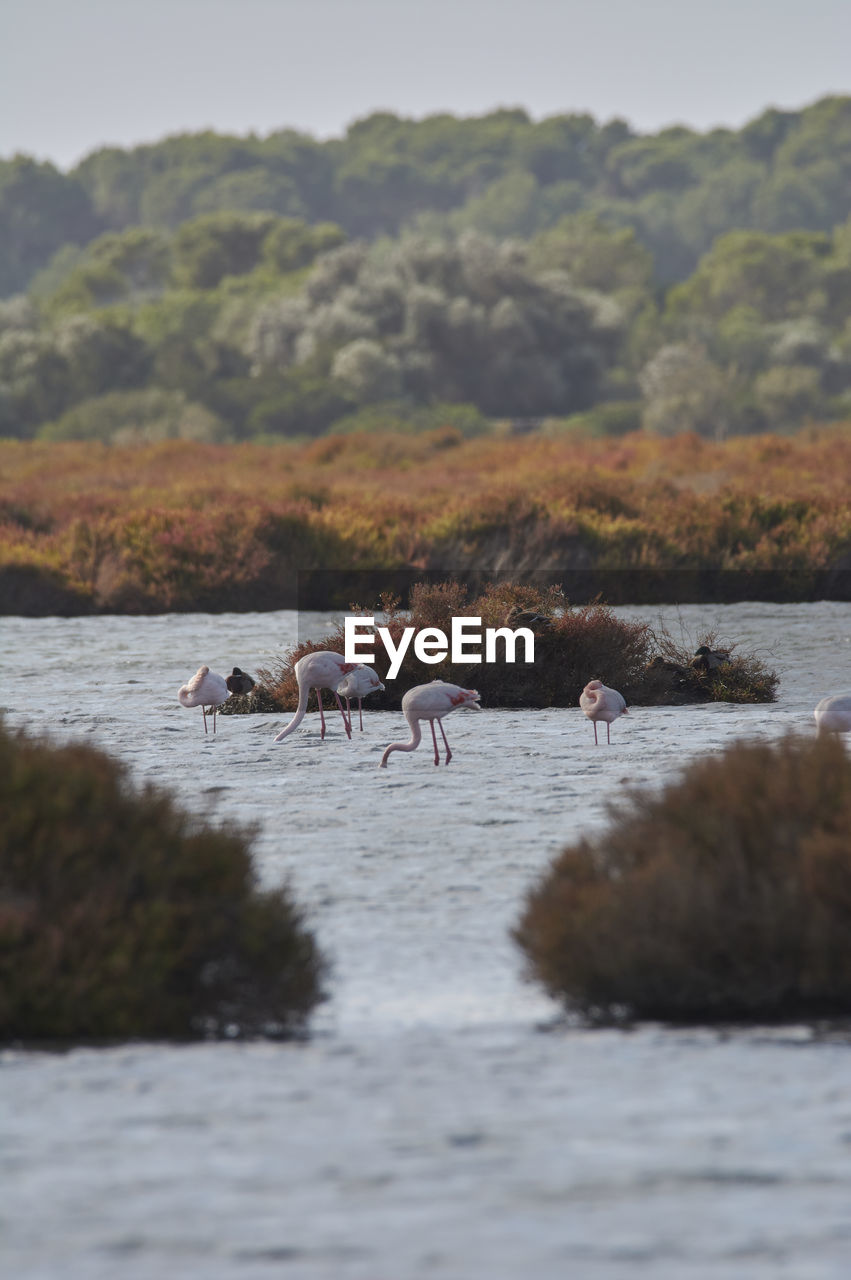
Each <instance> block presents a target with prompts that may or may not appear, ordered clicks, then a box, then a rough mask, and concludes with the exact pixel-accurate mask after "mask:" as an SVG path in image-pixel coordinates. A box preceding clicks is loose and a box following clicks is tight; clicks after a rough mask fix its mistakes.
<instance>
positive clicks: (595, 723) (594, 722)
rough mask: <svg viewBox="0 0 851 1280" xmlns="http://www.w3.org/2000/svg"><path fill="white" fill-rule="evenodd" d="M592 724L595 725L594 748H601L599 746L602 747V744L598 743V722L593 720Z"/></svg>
mask: <svg viewBox="0 0 851 1280" xmlns="http://www.w3.org/2000/svg"><path fill="white" fill-rule="evenodd" d="M591 723H592V724H593V726H594V746H595V747H597V746H599V745H600V744H599V743H598V742H597V721H596V720H592V721H591Z"/></svg>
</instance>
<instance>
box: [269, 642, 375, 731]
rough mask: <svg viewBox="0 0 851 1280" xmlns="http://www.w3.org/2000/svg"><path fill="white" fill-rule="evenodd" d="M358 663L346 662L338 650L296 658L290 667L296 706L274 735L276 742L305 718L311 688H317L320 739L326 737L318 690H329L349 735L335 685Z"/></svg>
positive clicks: (323, 714)
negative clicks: (320, 725) (289, 717)
mask: <svg viewBox="0 0 851 1280" xmlns="http://www.w3.org/2000/svg"><path fill="white" fill-rule="evenodd" d="M358 666H361V663H359V662H346V659H345V658H344V657H343V655H342V654H341V653H332V652H330V651H329V650H327V649H317V650H316V652H315V653H306V654H305V655H304V657H303V658H299V660H298V662H297V663H296V664H295V667H294V668H293V670H294V671H295V678H296V680H297V682H298V707H297V709H296V713H295V715H294V716H293V718H292V720H291V721H290V722H289V724H288V725H287V727H286V728H285V729H282V730H281V732H280V733H279V734H278V736H277V737H276V738H275V742H282V741H283V740H284V738H287V737H289V735H290V734H291V733H292V732H293V731H294V730H295V729H297V728H298V726H299V725H300V724H301V722H302V720H303V719H304V713H305V711H307V700H308V698H309V697H310V691H311V689H315V690H316V697H317V699H318V701H319V719H320V721H321V722H322V733H321V735H320V736H321V737H322V738H324V737H325V713H324V711H323V710H322V692H321V690H322V689H330V690H331V692H332V693H333V695H334V697H335V698H336V700H337V706H338V707H339V708H340V715H341V716H342V717H343V724H344V725H345V728H346V736H347V737H348V738H351V736H352V726H351V724H350V723H349V721H348V720H347V719H346V713H345V711H344V709H343V704H342V702H341V701H340V695H339V694H338V693H337V685H338V684H339V683H340V681H341V680H342V679H343V677H344V676H347V675H348V674H349V672H350V671H353V670H354V669H355V667H358Z"/></svg>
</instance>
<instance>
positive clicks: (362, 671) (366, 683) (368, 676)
mask: <svg viewBox="0 0 851 1280" xmlns="http://www.w3.org/2000/svg"><path fill="white" fill-rule="evenodd" d="M383 692H384V685H383V684H382V683H381V681H380V680H379V678H378V676H377V675H376V673H375V672H374V671H373V669H372V667H367V666H365V665H364V663H362V662H360V663H358V665H357V666H356V667H355V669H354V671H350V672H349V674H348V675H347V676H343V679H342V680H341V681H340V683H339V684H338V685H337V693H338V694H339V695H340V697H341V698H345V699H346V712H347V714H348V717H349V724H351V723H352V703H351V699H352V698H357V700H358V719H359V721H360V730H361V733H363V700H364V698H365V697H366V696H367V694H370V693H383Z"/></svg>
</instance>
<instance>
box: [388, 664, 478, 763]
mask: <svg viewBox="0 0 851 1280" xmlns="http://www.w3.org/2000/svg"><path fill="white" fill-rule="evenodd" d="M479 697H480V694H478V693H477V692H476V690H475V689H461V688H460V687H459V686H458V685H457V684H446V683H444V681H443V680H432V682H431V684H418V685H415V686H414V688H413V689H409V690H408V692H407V693H406V694H405V696H404V698H403V699H402V714H403V715H404V717H405V719H406V720H407V722H408V724H409V725H410V726H411V736H410V739H409V740H408V741H407V742H391V743H390V746H389V747H387V748H386V750H385V752H384V755H383V756H382V757H381V764H380V765H379V766H378V767H379V769H386V768H387V757H388V756H389V755H390V752H391V751H416V749H417V747H418V746H419V745H420V742H421V741H422V736H423V734H422V729H421V728H420V721H421V720H428V722H429V724H430V725H431V736H432V740H433V742H434V763H435V764H440V753H439V752H438V749H437V734H436V733H435V731H434V722H435V720H436V721H437V723H438V724H439V725H440V732H441V733H442V734H443V741H444V743H446V764H449V761H450V760H451V759H452V752H451V751H450V749H449V743H448V742H447V741H446V731H445V730H444V728H443V725H442V724H441V720H442V719H443V717H444V716H448V715H449V713H450V712H451V711H457V710H458V708H459V707H470V708H472V710H474V711H481V707H480V706H479Z"/></svg>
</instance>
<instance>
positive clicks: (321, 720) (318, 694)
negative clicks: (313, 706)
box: [316, 689, 325, 742]
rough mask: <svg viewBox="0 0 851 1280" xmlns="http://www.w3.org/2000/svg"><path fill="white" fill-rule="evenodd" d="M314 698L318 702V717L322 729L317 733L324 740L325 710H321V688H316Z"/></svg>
mask: <svg viewBox="0 0 851 1280" xmlns="http://www.w3.org/2000/svg"><path fill="white" fill-rule="evenodd" d="M316 699H317V701H318V703H319V719H320V722H321V724H322V730H321V732H320V734H319V737H320V738H321V740H322V741H323V742H324V741H325V712H324V711H323V710H322V690H321V689H317V690H316Z"/></svg>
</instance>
